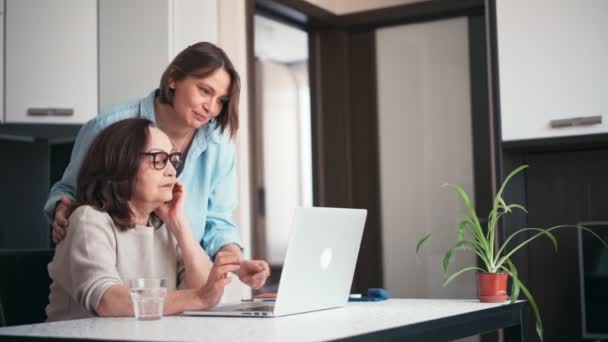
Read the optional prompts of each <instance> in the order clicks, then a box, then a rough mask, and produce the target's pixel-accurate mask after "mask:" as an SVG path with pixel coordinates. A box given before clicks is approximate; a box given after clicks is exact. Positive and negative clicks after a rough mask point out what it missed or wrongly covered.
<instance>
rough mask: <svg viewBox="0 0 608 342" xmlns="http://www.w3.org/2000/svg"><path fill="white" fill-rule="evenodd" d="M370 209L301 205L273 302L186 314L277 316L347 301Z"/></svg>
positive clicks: (297, 210) (335, 306)
mask: <svg viewBox="0 0 608 342" xmlns="http://www.w3.org/2000/svg"><path fill="white" fill-rule="evenodd" d="M366 216H367V210H364V209H339V208H296V211H295V215H294V220H293V227H292V231H291V235H290V238H289V245H288V247H287V255H286V256H285V262H284V264H283V271H282V272H281V280H280V282H279V290H278V293H277V298H276V301H274V302H246V303H241V304H237V305H226V306H220V307H216V308H213V309H209V310H201V311H186V312H184V314H185V315H196V316H239V317H277V316H285V315H292V314H297V313H303V312H309V311H317V310H324V309H331V308H338V307H342V306H344V305H346V303H347V302H348V296H349V293H350V287H351V283H352V280H353V275H354V272H355V265H356V263H357V256H358V255H359V246H360V244H361V237H362V236H363V227H364V225H365V218H366Z"/></svg>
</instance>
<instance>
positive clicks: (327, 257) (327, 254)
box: [321, 247, 332, 271]
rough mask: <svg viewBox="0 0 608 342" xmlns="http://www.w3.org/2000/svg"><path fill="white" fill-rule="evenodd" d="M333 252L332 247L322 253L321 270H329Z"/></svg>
mask: <svg viewBox="0 0 608 342" xmlns="http://www.w3.org/2000/svg"><path fill="white" fill-rule="evenodd" d="M331 258H332V251H331V248H330V247H327V248H325V249H324V250H323V252H321V270H323V271H325V270H327V268H329V264H330V263H331Z"/></svg>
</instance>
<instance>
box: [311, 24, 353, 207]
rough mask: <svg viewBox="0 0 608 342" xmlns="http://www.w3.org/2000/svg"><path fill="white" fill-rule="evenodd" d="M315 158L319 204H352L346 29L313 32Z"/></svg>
mask: <svg viewBox="0 0 608 342" xmlns="http://www.w3.org/2000/svg"><path fill="white" fill-rule="evenodd" d="M311 43H312V44H311V45H312V50H313V51H312V55H313V56H314V57H312V59H314V60H315V61H314V62H313V63H311V69H310V78H311V97H312V99H313V103H312V105H313V110H312V117H313V128H312V130H313V140H314V143H313V144H314V146H313V159H314V160H315V162H314V165H313V166H314V168H315V169H316V170H315V171H316V172H315V176H316V181H315V189H314V190H315V191H314V192H315V200H316V203H315V204H317V205H321V206H334V207H336V206H337V207H348V206H351V205H352V202H353V201H352V191H353V189H352V188H351V182H352V169H351V167H350V166H351V164H352V161H351V158H350V156H351V153H350V151H351V148H352V147H351V140H350V119H351V116H350V103H349V101H350V99H349V69H348V65H349V64H348V63H349V56H348V34H347V32H346V31H344V30H335V29H332V30H320V31H317V32H314V33H311Z"/></svg>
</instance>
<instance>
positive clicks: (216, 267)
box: [198, 252, 240, 308]
mask: <svg viewBox="0 0 608 342" xmlns="http://www.w3.org/2000/svg"><path fill="white" fill-rule="evenodd" d="M239 268H240V265H239V260H238V258H236V257H235V256H234V255H230V254H228V253H222V252H219V253H218V254H217V255H216V257H215V262H214V263H213V267H212V268H211V272H210V273H209V278H208V279H207V283H205V286H203V287H202V288H201V289H200V290H199V292H198V295H199V298H200V299H201V302H202V304H203V308H211V307H214V306H216V305H217V304H218V303H219V302H220V300H221V299H222V295H223V294H224V287H226V285H228V284H229V283H230V281H231V278H230V277H228V273H230V272H235V273H236V272H238V270H239Z"/></svg>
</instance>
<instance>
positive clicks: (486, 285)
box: [477, 272, 509, 303]
mask: <svg viewBox="0 0 608 342" xmlns="http://www.w3.org/2000/svg"><path fill="white" fill-rule="evenodd" d="M507 279H509V274H508V273H479V272H477V297H478V298H479V301H480V302H483V303H502V302H504V301H506V300H507Z"/></svg>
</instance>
